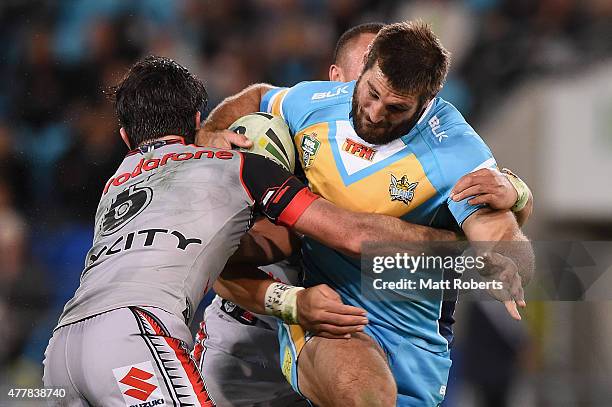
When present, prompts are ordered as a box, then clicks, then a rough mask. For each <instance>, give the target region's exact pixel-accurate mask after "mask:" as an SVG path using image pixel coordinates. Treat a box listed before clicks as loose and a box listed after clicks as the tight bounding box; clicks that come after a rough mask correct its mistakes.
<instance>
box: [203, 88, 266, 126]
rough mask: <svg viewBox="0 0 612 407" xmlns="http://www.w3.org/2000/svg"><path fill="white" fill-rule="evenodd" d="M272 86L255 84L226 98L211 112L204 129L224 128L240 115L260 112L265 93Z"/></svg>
mask: <svg viewBox="0 0 612 407" xmlns="http://www.w3.org/2000/svg"><path fill="white" fill-rule="evenodd" d="M272 88H273V87H272V86H270V85H267V84H263V83H261V84H255V85H251V86H249V87H248V88H246V89H244V90H243V91H242V92H240V93H237V94H235V95H233V96H230V97H228V98H226V99H225V100H224V101H223V102H221V103H220V104H219V105H218V106H217V107H215V108H214V109H213V110H212V112H210V114H209V115H208V118H207V119H206V122H205V123H204V125H203V129H204V130H205V131H217V130H224V129H227V128H228V127H229V126H230V124H232V123H233V122H234V121H236V119H238V118H239V117H242V116H244V115H246V114H249V113H253V112H258V111H259V104H260V103H261V99H262V97H263V95H264V94H265V93H266V92H267V91H269V90H270V89H272Z"/></svg>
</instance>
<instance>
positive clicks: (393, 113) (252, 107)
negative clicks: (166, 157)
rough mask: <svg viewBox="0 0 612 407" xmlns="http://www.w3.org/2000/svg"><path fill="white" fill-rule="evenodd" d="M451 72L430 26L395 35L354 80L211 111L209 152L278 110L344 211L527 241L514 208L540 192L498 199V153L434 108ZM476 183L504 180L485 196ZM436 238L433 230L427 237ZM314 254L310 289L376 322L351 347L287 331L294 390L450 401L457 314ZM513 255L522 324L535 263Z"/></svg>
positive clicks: (382, 41)
mask: <svg viewBox="0 0 612 407" xmlns="http://www.w3.org/2000/svg"><path fill="white" fill-rule="evenodd" d="M448 66H449V55H448V53H447V51H446V50H445V49H444V48H443V47H442V45H441V44H440V43H439V41H438V39H437V38H436V37H435V35H434V34H433V33H432V32H431V30H429V28H428V27H427V26H425V25H423V24H420V23H399V24H392V25H389V26H387V27H385V28H384V29H383V30H382V31H381V32H380V33H379V35H378V36H377V37H376V38H375V40H374V42H373V44H372V48H371V50H370V52H369V53H368V56H367V60H366V64H365V67H364V70H363V71H362V73H361V75H360V77H359V79H358V81H357V82H356V83H355V82H351V83H348V84H346V83H338V82H303V83H301V84H298V85H296V86H294V87H293V88H289V89H279V88H274V87H271V86H269V85H254V86H252V87H249V88H248V89H246V90H245V91H243V92H242V93H240V94H239V95H237V96H234V97H232V98H228V99H227V100H226V101H225V102H224V103H222V104H221V105H220V106H219V107H218V108H217V109H215V110H214V111H213V112H212V113H211V116H210V117H209V120H208V121H207V123H206V124H205V130H206V131H207V132H208V133H207V134H203V135H202V136H203V137H201V139H200V141H202V139H204V140H206V139H207V143H211V142H214V141H211V140H214V137H223V136H224V135H223V133H222V132H219V133H211V132H214V131H218V130H220V129H223V128H226V127H227V126H228V125H229V124H230V123H231V122H232V121H233V120H234V119H236V118H237V117H239V116H242V115H244V114H246V113H250V112H253V111H257V110H265V111H269V112H271V113H274V114H278V115H281V116H283V117H284V118H285V120H286V121H287V123H288V124H289V127H290V129H291V131H292V134H293V136H294V140H295V142H296V146H297V148H298V152H299V156H300V161H301V164H302V167H303V169H304V171H305V174H306V177H307V179H308V181H309V184H310V186H311V187H312V188H313V190H314V191H315V192H318V193H319V194H321V195H323V196H324V197H326V198H328V199H330V200H332V201H333V202H336V203H337V204H339V205H341V206H345V207H347V208H351V209H354V210H357V211H376V212H380V213H386V214H390V215H395V216H398V217H400V218H402V219H404V220H406V221H409V222H413V223H417V224H422V225H430V226H437V227H440V228H447V229H458V230H459V229H462V231H463V232H464V233H465V235H466V236H467V238H468V239H469V240H471V241H526V238H525V237H524V236H523V235H522V233H521V232H520V230H519V229H518V225H517V222H516V220H515V219H514V217H513V216H512V213H511V212H509V211H507V210H504V209H508V208H510V207H511V206H514V209H515V210H518V209H522V208H521V207H523V208H524V207H525V206H526V203H527V202H528V200H529V196H530V195H529V193H527V192H525V191H512V188H505V190H506V191H507V190H510V191H511V193H510V194H496V193H495V191H498V190H500V189H504V182H506V181H499V180H500V179H501V178H499V177H498V175H499V174H495V173H493V172H491V171H492V170H487V169H488V168H493V167H495V165H496V163H495V160H494V158H493V157H492V154H491V152H490V150H489V149H488V148H487V147H486V145H485V144H484V143H483V142H482V140H481V139H480V138H479V137H478V135H477V134H476V133H475V132H474V130H473V129H472V128H471V127H470V126H469V125H468V124H467V123H466V122H465V120H464V119H463V117H462V116H461V115H460V113H459V112H457V110H456V109H455V108H454V107H453V106H452V105H450V104H449V103H447V102H445V101H444V100H442V99H440V98H437V97H436V94H437V93H438V92H439V90H440V89H441V87H442V84H443V82H444V79H445V77H446V73H447V71H448ZM491 174H494V175H493V178H491ZM501 177H503V176H501ZM479 179H480V180H484V179H487V180H489V181H491V180H493V182H490V183H489V181H487V182H486V183H484V185H477V183H478V180H479ZM504 180H505V178H504ZM394 186H395V188H394ZM506 186H507V185H506ZM453 187H454V188H453ZM408 192H410V193H408ZM517 195H518V199H516V198H517ZM508 196H511V197H512V198H511V199H510V201H508ZM508 202H509V203H508ZM484 204H488V206H485V205H484ZM496 209H499V210H496ZM525 215H528V211H527V213H525ZM432 237H433V235H432V234H431V232H427V233H424V234H423V236H422V240H424V241H425V240H429V239H432ZM433 238H435V237H433ZM303 254H304V263H305V265H306V268H307V271H306V272H307V275H306V284H307V285H315V284H320V283H327V284H328V285H330V286H331V287H333V288H334V289H335V290H336V291H338V292H339V293H340V295H341V297H342V299H343V301H345V302H346V303H348V304H352V305H356V306H360V307H363V308H365V309H367V310H368V311H369V320H370V323H369V325H368V326H367V327H366V330H365V332H364V333H358V334H353V335H352V336H351V338H350V339H348V340H344V341H338V340H333V339H326V338H321V337H312V336H311V335H309V334H308V333H305V332H303V331H301V329H299V327H296V326H285V327H284V328H283V329H281V331H280V332H281V336H280V339H281V358H282V365H283V372H284V373H285V375H286V376H287V378H288V380H289V381H290V382H291V384H292V385H293V386H294V388H295V389H296V390H297V391H299V392H300V393H302V394H303V395H304V396H306V397H307V398H308V399H310V400H312V401H313V402H314V403H315V404H317V405H325V406H328V405H334V406H335V405H337V406H349V405H363V406H366V405H367V406H375V405H395V404H396V403H397V405H401V406H411V405H419V406H420V405H432V406H433V405H437V404H438V403H440V402H441V401H442V399H443V396H444V391H445V385H446V380H447V377H448V369H449V368H450V359H449V346H450V343H451V341H452V330H451V324H452V321H453V320H452V312H453V309H454V304H453V303H448V302H443V301H433V302H420V303H419V302H413V301H404V302H399V303H395V302H394V303H388V302H384V301H376V302H372V301H367V300H365V299H364V298H363V297H362V296H361V287H360V279H359V265H358V262H355V261H354V260H353V259H350V258H348V257H346V256H343V255H341V254H339V253H337V252H334V251H333V250H331V249H328V248H327V247H325V246H323V245H320V244H319V243H317V242H316V241H313V240H308V239H306V240H305V242H304V246H303ZM505 254H507V255H508V256H509V257H510V258H511V260H509V261H510V263H512V264H516V266H515V268H514V272H513V273H512V274H511V275H510V274H509V275H506V276H504V278H505V279H506V280H507V281H506V283H507V286H506V291H507V293H506V294H507V297H500V298H499V299H504V300H505V304H506V307H507V309H508V311H509V312H510V314H511V315H512V316H513V317H514V318H517V319H518V318H520V316H519V314H518V311H517V308H516V307H517V305H518V306H524V305H525V303H524V299H523V293H522V287H523V286H524V285H525V284H527V282H528V281H529V279H530V276H531V273H532V262H533V256H532V253H531V251H530V250H523V251H522V252H521V253H505ZM506 259H508V258H507V257H506ZM298 377H299V385H298ZM394 379H395V380H394Z"/></svg>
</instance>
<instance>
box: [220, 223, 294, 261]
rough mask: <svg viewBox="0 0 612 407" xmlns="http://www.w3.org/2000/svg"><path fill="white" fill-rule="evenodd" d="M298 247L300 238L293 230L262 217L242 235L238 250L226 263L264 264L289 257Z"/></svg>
mask: <svg viewBox="0 0 612 407" xmlns="http://www.w3.org/2000/svg"><path fill="white" fill-rule="evenodd" d="M299 247H300V240H299V238H298V237H297V236H296V235H295V234H294V233H293V232H291V231H290V230H289V229H287V228H286V227H284V226H278V225H274V224H273V223H272V222H270V221H269V220H268V219H266V218H262V219H259V220H257V221H256V222H255V224H254V225H253V227H252V228H251V230H249V231H248V232H247V233H245V234H244V235H243V236H242V238H241V239H240V246H239V247H238V250H236V252H235V253H234V254H233V255H232V257H230V259H229V260H228V262H227V264H228V265H233V264H240V263H243V264H244V263H246V264H251V265H255V266H264V265H266V264H271V263H276V262H277V261H280V260H283V259H285V258H287V257H289V256H290V255H291V253H293V252H294V251H295V250H297V249H299Z"/></svg>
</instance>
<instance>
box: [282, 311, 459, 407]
mask: <svg viewBox="0 0 612 407" xmlns="http://www.w3.org/2000/svg"><path fill="white" fill-rule="evenodd" d="M364 332H365V333H367V334H368V335H370V336H371V337H372V338H373V339H374V340H375V341H376V342H377V343H378V344H379V345H380V347H381V348H382V349H383V350H384V352H385V354H386V355H387V361H388V362H389V367H390V368H391V372H392V373H393V377H394V378H395V381H396V383H397V391H398V396H397V405H398V406H401V407H408V406H410V407H412V406H418V407H423V406H432V407H435V406H438V405H439V404H440V403H442V400H444V395H445V393H446V383H447V381H448V373H449V370H450V367H451V360H450V351H445V352H441V353H433V352H431V351H429V350H427V349H424V348H422V347H420V346H417V345H416V344H415V343H414V342H413V341H411V340H410V339H407V338H404V337H402V336H400V335H398V334H396V333H393V332H390V331H389V330H386V329H383V328H379V327H377V326H376V325H372V324H371V323H370V324H369V325H368V326H367V327H366V329H365V331H364ZM311 338H312V335H311V334H310V333H308V332H304V330H302V328H301V327H300V326H299V325H287V324H283V323H280V329H279V330H278V339H279V342H280V357H281V369H282V371H283V374H284V375H285V378H286V379H287V381H288V382H289V383H290V384H291V386H292V387H293V389H294V390H295V391H297V392H298V393H300V394H301V392H300V389H299V382H298V375H297V362H298V357H299V355H300V352H301V351H302V348H303V347H304V345H305V344H306V342H308V341H309V340H310V339H311Z"/></svg>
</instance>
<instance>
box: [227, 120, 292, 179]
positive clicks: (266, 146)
mask: <svg viewBox="0 0 612 407" xmlns="http://www.w3.org/2000/svg"><path fill="white" fill-rule="evenodd" d="M229 130H231V131H233V132H235V133H238V134H244V135H245V136H247V137H248V138H249V139H250V140H251V141H252V142H253V147H251V148H250V149H243V148H241V149H240V150H243V151H248V152H251V153H255V154H259V155H263V156H265V157H267V158H269V159H271V160H273V161H275V162H276V163H277V164H280V165H281V166H283V167H284V168H285V169H286V170H287V171H290V172H292V173H293V171H294V170H295V148H294V147H293V139H292V137H291V134H290V133H289V127H287V124H286V123H285V121H284V120H283V118H282V117H279V116H274V115H271V114H270V113H264V112H257V113H251V114H247V115H246V116H242V117H241V118H239V119H238V120H236V121H235V122H234V123H232V124H231V125H230V126H229Z"/></svg>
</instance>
